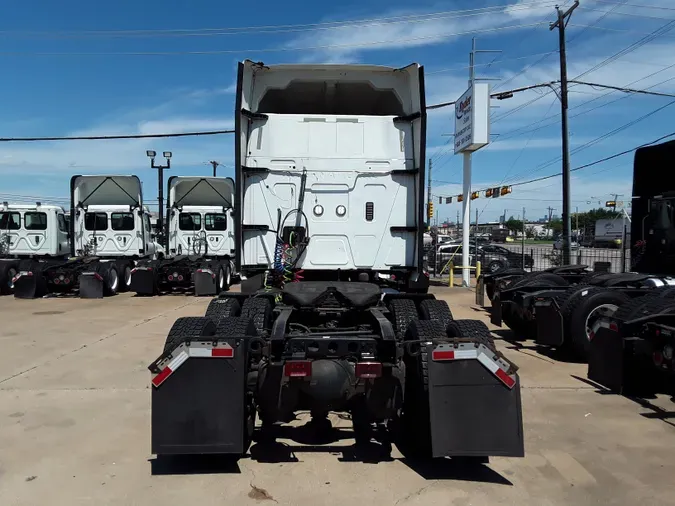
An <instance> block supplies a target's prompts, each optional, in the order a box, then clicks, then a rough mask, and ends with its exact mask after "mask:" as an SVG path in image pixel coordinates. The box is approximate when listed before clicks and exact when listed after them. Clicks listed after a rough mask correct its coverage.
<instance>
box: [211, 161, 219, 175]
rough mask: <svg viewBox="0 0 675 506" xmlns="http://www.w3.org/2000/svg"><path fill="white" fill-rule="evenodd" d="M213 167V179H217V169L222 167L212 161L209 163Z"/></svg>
mask: <svg viewBox="0 0 675 506" xmlns="http://www.w3.org/2000/svg"><path fill="white" fill-rule="evenodd" d="M209 163H210V164H211V165H213V177H216V172H217V170H216V169H217V167H218V165H220V162H216V161H215V160H211V161H210V162H209Z"/></svg>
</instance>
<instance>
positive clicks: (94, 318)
mask: <svg viewBox="0 0 675 506" xmlns="http://www.w3.org/2000/svg"><path fill="white" fill-rule="evenodd" d="M434 292H436V293H437V294H438V296H439V297H442V298H445V299H447V300H448V301H449V303H450V305H451V307H452V309H453V312H454V314H455V318H479V319H483V320H484V321H487V317H486V314H485V313H484V311H482V310H480V309H478V308H475V307H473V300H472V299H473V294H472V293H471V292H468V291H465V290H462V289H454V290H452V291H450V290H449V289H443V288H435V289H434ZM207 303H208V299H199V298H194V297H189V296H188V297H186V296H165V297H156V298H136V297H132V296H130V295H128V294H125V295H119V296H117V297H114V298H110V299H104V300H80V299H41V300H34V301H31V300H16V299H13V298H9V297H3V298H1V299H0V321H2V326H1V327H0V344H2V350H3V351H2V353H1V354H0V498H1V500H0V504H2V505H3V506H4V505H31V506H32V505H35V504H49V505H68V506H72V505H79V504H87V505H89V504H97V505H105V504H114V505H127V504H134V505H135V504H139V505H140V504H143V505H145V504H163V505H172V504H176V505H178V504H181V505H182V504H186V503H187V504H199V505H200V506H201V505H211V504H213V505H216V504H217V505H222V504H237V505H239V504H262V503H270V504H288V505H296V504H312V505H333V504H340V505H344V504H345V502H355V503H356V502H358V503H364V504H368V503H373V504H381V505H394V504H396V505H405V504H453V505H462V506H466V505H470V504H479V505H482V504H517V505H523V504H527V505H529V504H532V505H537V506H539V505H541V506H548V505H563V504H564V505H568V504H575V505H585V504H600V503H605V504H613V505H614V504H616V505H619V504H621V505H623V504H626V505H629V504H630V505H633V504H636V503H640V504H641V505H648V504H675V498H673V496H672V492H671V490H670V483H671V479H672V475H673V472H674V471H675V459H673V458H672V455H673V453H674V451H675V426H674V424H673V418H672V416H673V409H672V403H671V402H670V400H668V399H665V400H663V399H660V400H659V401H658V402H659V403H661V404H660V406H662V407H661V409H662V411H661V412H659V410H658V409H656V408H649V407H648V406H646V407H645V406H641V405H639V404H636V403H635V402H633V401H631V400H628V399H625V398H621V397H617V396H613V395H605V394H603V393H601V392H599V391H598V390H597V389H596V388H594V387H593V386H592V385H589V384H588V383H586V382H585V381H583V378H584V377H585V367H584V366H583V365H582V364H573V363H564V362H561V361H559V360H556V359H554V358H550V357H548V356H546V355H545V354H542V353H540V352H539V350H536V349H534V348H533V347H532V346H530V345H529V344H528V343H509V342H508V341H506V340H504V339H502V338H508V337H509V336H508V333H507V332H501V331H500V332H499V334H497V335H498V336H499V338H500V339H499V340H498V346H499V347H500V348H501V349H502V350H503V351H504V353H505V354H506V355H507V356H508V357H509V358H510V359H512V360H513V361H514V362H516V363H517V364H518V365H519V366H520V371H519V372H520V377H521V381H522V384H523V388H522V400H523V418H524V424H525V452H526V457H525V458H523V459H504V458H495V459H493V460H492V461H491V463H490V464H489V465H488V466H482V467H479V468H476V469H466V468H462V467H461V466H458V465H457V464H453V463H452V462H451V461H447V460H446V461H438V462H434V463H433V464H432V465H428V464H427V465H421V464H419V463H414V462H408V461H406V460H405V459H403V458H402V457H401V455H400V454H399V453H398V451H397V450H396V449H395V448H394V450H393V452H392V453H391V456H389V457H388V456H387V452H386V451H383V450H382V448H381V447H380V446H377V445H375V444H373V447H372V448H371V450H370V451H368V452H366V454H365V455H362V454H356V453H355V452H354V448H353V440H352V439H351V431H350V422H349V421H348V420H346V419H344V417H339V416H337V415H331V418H332V420H333V423H334V425H335V426H336V427H337V428H338V430H336V431H335V434H334V437H333V438H332V439H331V440H330V441H327V442H326V443H327V444H325V445H316V444H315V443H316V442H315V441H313V440H311V439H310V437H309V436H308V433H307V432H306V430H305V429H304V428H303V427H302V426H303V425H304V422H305V421H306V420H307V415H306V414H302V413H301V414H300V415H299V417H298V418H299V419H298V420H297V421H296V422H294V423H293V424H291V425H292V427H291V428H288V429H287V430H285V431H284V437H285V438H286V439H284V440H283V441H282V443H283V444H280V445H278V446H277V447H273V448H271V447H269V446H266V447H261V446H260V444H259V443H254V445H253V446H252V447H251V452H250V456H247V457H246V458H244V459H242V460H240V461H239V462H238V463H232V462H229V461H227V460H224V459H215V460H213V459H208V460H206V459H198V460H196V461H190V462H187V463H186V462H178V463H176V462H169V463H165V462H158V461H155V460H154V459H153V457H152V455H150V422H149V417H150V390H149V373H148V371H147V365H148V364H149V363H150V362H151V361H152V360H153V359H155V358H156V357H157V355H158V354H159V353H160V351H161V348H162V344H163V342H164V338H165V336H166V333H167V331H168V330H169V328H170V327H171V325H172V323H173V321H174V320H175V319H176V318H177V317H179V316H187V315H201V314H203V312H204V309H205V307H206V305H207ZM214 402H217V400H214ZM664 411H665V412H664Z"/></svg>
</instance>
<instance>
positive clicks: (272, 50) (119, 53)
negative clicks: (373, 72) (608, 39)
mask: <svg viewBox="0 0 675 506" xmlns="http://www.w3.org/2000/svg"><path fill="white" fill-rule="evenodd" d="M541 24H542V23H530V24H519V25H507V26H500V27H495V28H482V29H476V30H470V31H466V32H455V33H442V32H441V33H437V34H434V35H425V36H420V37H411V38H407V39H389V40H380V41H371V42H359V43H350V44H326V45H320V46H304V47H274V48H262V49H222V50H212V51H102V52H86V53H85V52H47V51H35V52H26V51H23V52H22V51H2V52H0V55H2V56H167V55H218V54H239V53H277V52H290V51H315V50H319V49H321V50H326V49H346V48H357V47H370V46H377V45H383V44H397V45H398V44H401V43H405V42H417V41H420V40H432V39H436V40H438V39H443V38H448V37H457V36H461V35H471V34H475V33H491V32H499V31H502V30H511V29H518V28H527V27H530V26H537V25H541Z"/></svg>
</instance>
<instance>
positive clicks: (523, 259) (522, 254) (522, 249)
mask: <svg viewBox="0 0 675 506" xmlns="http://www.w3.org/2000/svg"><path fill="white" fill-rule="evenodd" d="M520 256H521V259H520V260H521V262H522V264H523V266H522V268H523V269H524V268H525V208H524V207H523V237H522V238H521V239H520Z"/></svg>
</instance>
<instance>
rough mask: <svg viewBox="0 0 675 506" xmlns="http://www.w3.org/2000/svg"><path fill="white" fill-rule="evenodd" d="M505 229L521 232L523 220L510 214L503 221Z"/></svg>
mask: <svg viewBox="0 0 675 506" xmlns="http://www.w3.org/2000/svg"><path fill="white" fill-rule="evenodd" d="M504 225H505V226H506V228H507V229H509V230H510V231H511V232H522V231H523V222H522V220H517V219H515V218H514V217H513V216H511V217H510V218H509V219H508V220H506V222H505V223H504Z"/></svg>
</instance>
